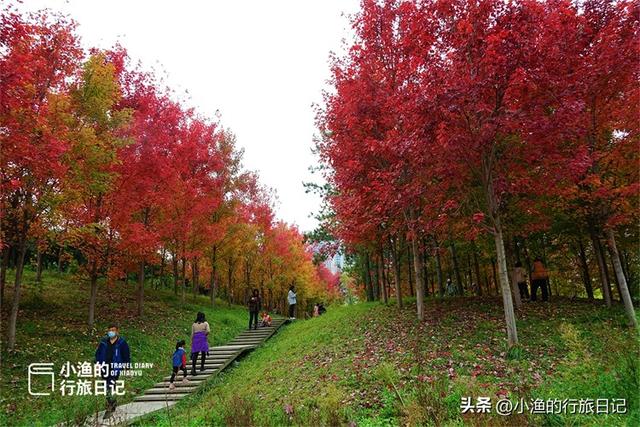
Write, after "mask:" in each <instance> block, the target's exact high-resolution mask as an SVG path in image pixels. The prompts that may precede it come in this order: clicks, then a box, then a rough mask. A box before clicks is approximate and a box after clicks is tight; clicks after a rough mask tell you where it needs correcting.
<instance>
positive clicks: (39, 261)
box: [36, 248, 42, 283]
mask: <svg viewBox="0 0 640 427" xmlns="http://www.w3.org/2000/svg"><path fill="white" fill-rule="evenodd" d="M41 281H42V251H40V248H38V249H37V250H36V282H38V283H40V282H41Z"/></svg>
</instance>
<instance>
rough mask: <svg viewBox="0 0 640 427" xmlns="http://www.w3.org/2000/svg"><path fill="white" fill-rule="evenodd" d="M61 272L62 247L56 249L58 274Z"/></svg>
mask: <svg viewBox="0 0 640 427" xmlns="http://www.w3.org/2000/svg"><path fill="white" fill-rule="evenodd" d="M61 272H62V245H60V246H59V247H58V273H61Z"/></svg>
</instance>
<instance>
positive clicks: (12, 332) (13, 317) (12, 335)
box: [7, 224, 27, 350]
mask: <svg viewBox="0 0 640 427" xmlns="http://www.w3.org/2000/svg"><path fill="white" fill-rule="evenodd" d="M24 228H25V230H24V231H23V235H22V236H20V239H19V241H18V247H17V248H16V249H17V250H18V260H17V262H16V279H15V282H14V285H13V305H12V306H11V314H10V315H9V336H8V339H7V345H8V347H9V350H13V349H14V348H15V345H16V325H17V323H18V308H19V306H20V291H21V285H22V271H23V268H24V258H25V255H26V253H27V236H26V234H27V230H26V228H27V227H26V224H25V227H24Z"/></svg>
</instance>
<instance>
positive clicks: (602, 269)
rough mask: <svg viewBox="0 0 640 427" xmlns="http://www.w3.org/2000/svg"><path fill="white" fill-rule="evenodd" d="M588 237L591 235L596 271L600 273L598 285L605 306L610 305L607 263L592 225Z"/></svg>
mask: <svg viewBox="0 0 640 427" xmlns="http://www.w3.org/2000/svg"><path fill="white" fill-rule="evenodd" d="M589 237H591V244H592V245H593V253H594V254H595V255H596V261H597V262H598V272H599V273H600V285H601V286H602V296H603V297H604V302H605V304H606V305H607V307H611V288H610V287H609V280H608V278H607V265H606V264H605V262H604V256H603V253H602V245H601V244H600V238H599V237H598V235H597V233H596V231H595V230H594V228H593V227H591V226H590V227H589Z"/></svg>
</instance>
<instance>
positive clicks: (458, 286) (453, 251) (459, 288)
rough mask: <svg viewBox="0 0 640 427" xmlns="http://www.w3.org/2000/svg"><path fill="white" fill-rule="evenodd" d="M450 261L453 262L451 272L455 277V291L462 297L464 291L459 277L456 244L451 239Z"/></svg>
mask: <svg viewBox="0 0 640 427" xmlns="http://www.w3.org/2000/svg"><path fill="white" fill-rule="evenodd" d="M450 248H451V260H452V262H453V272H454V274H455V277H456V291H457V294H458V295H460V296H462V295H464V289H463V288H462V276H461V275H460V266H459V265H458V251H456V244H455V242H454V241H453V239H451V245H450Z"/></svg>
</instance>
